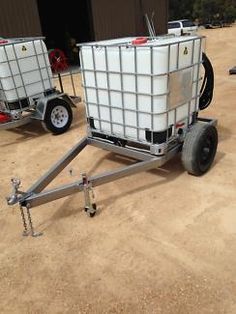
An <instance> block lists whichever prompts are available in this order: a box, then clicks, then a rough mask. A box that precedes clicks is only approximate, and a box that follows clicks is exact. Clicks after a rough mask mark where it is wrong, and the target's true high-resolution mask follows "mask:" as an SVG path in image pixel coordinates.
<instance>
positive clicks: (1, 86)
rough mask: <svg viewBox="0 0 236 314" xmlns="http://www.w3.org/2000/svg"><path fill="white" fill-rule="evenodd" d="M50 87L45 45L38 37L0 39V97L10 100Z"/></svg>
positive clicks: (31, 94)
mask: <svg viewBox="0 0 236 314" xmlns="http://www.w3.org/2000/svg"><path fill="white" fill-rule="evenodd" d="M51 88H53V83H52V72H51V67H50V63H49V59H48V52H47V48H46V46H45V44H44V42H43V40H42V39H40V38H38V39H37V38H35V39H30V38H29V39H27V38H22V39H9V40H1V41H0V99H1V100H3V101H7V102H14V101H18V100H20V99H24V98H27V97H32V96H37V95H39V94H41V93H43V92H44V91H46V90H49V89H51Z"/></svg>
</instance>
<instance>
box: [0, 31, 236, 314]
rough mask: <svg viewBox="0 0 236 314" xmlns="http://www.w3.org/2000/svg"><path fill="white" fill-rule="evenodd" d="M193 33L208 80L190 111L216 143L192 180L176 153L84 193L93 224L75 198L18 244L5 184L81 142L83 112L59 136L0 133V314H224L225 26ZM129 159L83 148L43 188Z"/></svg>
mask: <svg viewBox="0 0 236 314" xmlns="http://www.w3.org/2000/svg"><path fill="white" fill-rule="evenodd" d="M202 32H203V33H204V34H205V35H206V36H207V53H208V56H209V57H210V59H211V60H212V63H213V66H214V70H215V76H216V86H215V96H214V100H213V103H212V105H211V106H210V107H209V108H208V109H207V110H206V111H204V112H203V113H202V115H204V116H212V117H215V118H217V119H218V120H219V122H218V131H219V140H220V141H219V147H218V152H217V156H216V159H215V162H214V165H213V167H212V169H211V170H210V171H209V172H208V173H207V174H206V175H205V176H204V177H193V176H189V175H188V174H187V173H186V172H185V171H184V169H183V167H182V165H181V161H180V158H179V156H177V157H176V158H174V159H173V160H171V161H170V162H169V163H167V164H166V165H165V166H164V167H163V168H162V169H159V170H153V171H148V172H145V173H139V174H136V175H134V176H130V177H127V178H124V179H121V180H119V181H115V182H112V183H109V184H106V185H103V186H100V187H98V188H96V189H95V193H96V200H97V205H98V207H99V212H98V214H97V215H96V216H95V217H94V218H93V219H90V218H88V217H87V216H86V215H85V213H84V211H83V195H82V194H81V193H80V194H77V195H72V196H70V197H68V198H65V199H62V200H58V201H55V202H52V203H49V204H46V205H43V206H40V207H37V208H34V209H33V210H32V215H33V222H34V225H35V227H36V229H37V230H38V231H42V232H44V235H43V236H42V237H38V238H31V237H22V236H21V229H22V225H21V219H20V213H19V209H18V207H17V206H15V207H8V206H7V205H6V202H5V199H4V198H5V196H7V195H8V194H9V192H10V185H9V181H10V178H11V177H12V176H18V177H20V178H21V179H22V185H23V189H27V188H28V187H29V186H30V185H32V183H33V182H34V181H35V180H36V179H38V178H39V176H41V175H42V174H43V173H44V172H45V170H47V169H48V168H49V167H50V166H51V165H52V164H53V163H54V162H55V161H57V160H58V159H59V158H60V157H61V156H62V155H63V154H64V153H65V152H66V151H67V150H68V149H70V148H71V147H72V145H74V144H75V143H76V142H77V141H78V140H79V139H81V138H82V136H83V135H84V134H85V131H86V125H85V119H84V107H83V105H82V104H81V105H79V107H78V109H77V110H75V112H74V115H75V119H74V123H73V126H72V128H71V129H70V130H69V132H67V133H65V134H63V135H61V136H52V135H51V134H48V133H46V132H45V131H44V130H43V129H41V127H40V125H28V126H24V127H21V128H18V129H15V130H11V131H2V132H1V140H0V162H1V168H0V177H1V182H0V205H1V207H0V239H1V241H0V313H11V314H12V313H18V314H19V313H70V314H72V313H168V314H169V313H180V314H183V313H184V314H185V313H191V314H192V313H201V314H203V313H214V314H215V313H229V314H230V313H231V314H233V313H236V250H235V247H236V211H235V209H236V196H235V187H236V171H235V169H236V167H235V156H236V145H235V140H236V115H235V114H234V111H235V108H236V107H235V99H236V76H229V75H228V70H229V68H231V67H232V66H235V65H236V44H235V37H236V26H233V27H230V28H222V29H215V30H204V31H202ZM79 93H80V94H81V93H82V91H81V88H79ZM129 163H130V162H129V161H128V160H126V159H123V158H119V157H117V156H114V155H113V154H111V153H107V152H105V151H102V150H99V149H96V148H92V147H88V148H86V149H85V151H83V152H82V154H81V155H80V156H79V157H78V158H76V159H75V160H74V161H73V163H72V164H71V166H70V167H69V168H67V169H65V170H64V171H63V172H62V173H61V174H60V175H59V176H58V178H57V179H56V180H55V182H54V183H52V184H51V186H55V185H58V184H62V183H65V182H70V181H71V180H76V178H77V177H79V176H80V173H81V172H82V171H84V170H86V171H88V173H98V172H101V171H103V170H105V169H106V170H107V169H111V168H113V169H114V168H116V167H119V166H122V165H126V164H129ZM70 168H72V169H73V178H71V176H70V174H69V169H70Z"/></svg>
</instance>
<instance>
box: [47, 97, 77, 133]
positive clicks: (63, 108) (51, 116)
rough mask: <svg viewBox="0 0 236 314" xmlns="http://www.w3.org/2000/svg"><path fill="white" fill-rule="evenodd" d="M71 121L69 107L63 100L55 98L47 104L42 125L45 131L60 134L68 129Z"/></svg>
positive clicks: (71, 116) (71, 115)
mask: <svg viewBox="0 0 236 314" xmlns="http://www.w3.org/2000/svg"><path fill="white" fill-rule="evenodd" d="M72 119H73V113H72V109H71V106H70V105H69V104H68V103H67V102H66V101H65V100H63V99H59V98H57V99H53V100H51V101H50V102H49V103H48V105H47V109H46V113H45V116H44V120H43V122H42V124H43V127H44V128H45V129H46V130H47V131H49V132H51V133H53V134H62V133H64V132H66V131H67V130H68V129H69V127H70V126H71V123H72Z"/></svg>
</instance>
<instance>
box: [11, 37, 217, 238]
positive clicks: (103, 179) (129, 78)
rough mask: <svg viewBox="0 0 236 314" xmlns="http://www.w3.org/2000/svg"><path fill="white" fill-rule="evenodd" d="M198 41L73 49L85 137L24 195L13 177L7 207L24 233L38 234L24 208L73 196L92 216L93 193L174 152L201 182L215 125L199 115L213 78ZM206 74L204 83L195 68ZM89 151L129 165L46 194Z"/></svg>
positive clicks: (132, 41)
mask: <svg viewBox="0 0 236 314" xmlns="http://www.w3.org/2000/svg"><path fill="white" fill-rule="evenodd" d="M203 41H204V37H202V36H197V35H196V36H186V37H173V36H162V37H151V38H122V39H115V40H106V41H101V42H93V43H86V44H81V45H80V60H81V70H82V78H83V87H84V96H85V104H86V115H87V127H88V132H87V136H86V137H84V138H83V139H81V140H80V141H79V142H78V143H77V144H76V145H75V146H74V147H73V148H72V149H71V150H70V151H69V152H68V153H67V154H65V156H64V157H63V158H62V159H61V160H59V161H58V162H57V163H56V164H55V165H54V166H53V167H52V168H51V169H50V170H49V171H47V172H46V173H45V174H44V175H43V176H42V177H41V178H40V179H39V180H38V181H36V183H35V184H34V185H33V186H32V187H31V188H29V189H28V190H27V191H26V192H24V191H21V190H20V184H21V182H20V180H19V179H12V187H13V192H12V194H11V196H10V197H9V198H8V200H7V202H8V204H9V205H14V204H16V203H19V205H20V212H21V216H22V221H23V227H24V232H23V234H24V235H29V234H31V235H32V236H37V235H39V233H37V232H35V230H34V228H33V224H32V217H31V211H30V210H31V208H33V207H36V206H39V205H42V204H46V203H48V202H51V201H54V200H56V199H60V198H63V197H66V196H68V195H71V194H73V193H77V192H83V193H84V199H85V205H84V209H85V211H86V213H87V214H88V215H89V216H90V217H94V215H95V213H96V211H97V206H96V202H95V199H94V194H93V188H94V187H96V186H99V185H101V184H106V183H108V182H111V181H114V180H117V179H120V178H123V177H125V176H128V175H132V174H135V173H137V172H140V171H147V170H150V169H154V168H157V167H160V166H162V165H163V164H165V163H166V162H167V161H168V160H170V159H171V158H172V157H173V156H175V155H176V154H178V153H180V154H181V156H182V162H183V165H184V168H185V169H186V170H187V172H188V173H190V174H192V175H195V176H201V175H203V174H205V173H206V172H207V171H208V170H209V169H210V167H211V165H212V163H213V161H214V157H215V154H216V150H217V144H218V135H217V129H216V124H217V121H216V120H215V119H210V118H209V119H208V118H201V117H199V111H200V110H203V109H205V108H207V107H208V106H209V104H210V103H211V100H212V96H213V88H214V73H213V69H212V66H211V63H210V61H209V59H208V58H207V56H206V54H205V53H204V52H203V47H204V45H203ZM201 65H203V67H204V69H205V74H204V78H203V77H202V76H201V71H200V67H201ZM88 145H92V146H95V147H97V148H100V149H104V150H107V151H110V152H113V153H115V154H120V155H123V156H127V157H129V158H131V160H134V162H133V163H131V165H129V166H126V167H124V168H120V169H117V170H110V171H107V172H105V173H102V174H99V175H95V176H90V177H89V176H88V175H87V174H86V172H83V173H82V174H81V178H80V179H79V180H76V181H75V182H72V183H68V184H66V185H62V186H59V187H57V188H54V189H50V190H45V188H46V187H47V186H48V185H49V183H50V182H52V180H53V179H54V178H55V177H56V176H57V175H58V174H59V173H60V172H61V171H62V170H63V169H64V168H65V167H66V166H67V165H68V164H69V163H70V162H71V161H72V160H73V159H74V158H75V157H76V156H77V155H78V154H79V153H80V152H81V151H82V150H83V149H85V148H86V146H88Z"/></svg>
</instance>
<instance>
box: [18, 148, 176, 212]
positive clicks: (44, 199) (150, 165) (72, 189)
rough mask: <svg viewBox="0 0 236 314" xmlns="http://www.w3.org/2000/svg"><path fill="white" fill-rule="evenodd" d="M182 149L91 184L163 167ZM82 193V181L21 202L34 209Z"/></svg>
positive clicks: (93, 179)
mask: <svg viewBox="0 0 236 314" xmlns="http://www.w3.org/2000/svg"><path fill="white" fill-rule="evenodd" d="M180 148H181V145H180V144H178V145H176V146H175V147H173V148H172V149H171V150H170V151H169V152H168V153H167V154H166V155H165V156H162V157H153V158H150V159H149V160H144V161H140V162H137V163H135V164H132V165H130V166H127V167H124V168H119V169H116V170H112V171H108V172H104V173H102V174H98V175H96V176H93V177H90V178H89V182H90V183H91V185H92V187H95V186H99V185H102V184H106V183H108V182H113V181H115V180H118V179H121V178H123V177H126V176H129V175H132V174H135V173H138V172H141V171H147V170H150V169H154V168H158V167H160V166H162V165H163V164H164V163H166V162H167V161H168V160H169V159H171V158H172V157H173V156H174V155H176V154H177V153H178V152H179V151H180ZM81 191H83V182H82V180H79V181H76V182H74V183H70V184H67V185H63V186H60V187H58V188H55V189H51V190H48V191H45V192H41V193H36V194H29V193H27V194H26V195H25V196H24V197H22V199H21V200H20V204H21V205H22V206H28V207H29V208H32V207H36V206H39V205H42V204H46V203H49V202H52V201H54V200H57V199H60V198H63V197H66V196H69V195H71V194H74V193H76V192H81Z"/></svg>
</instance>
